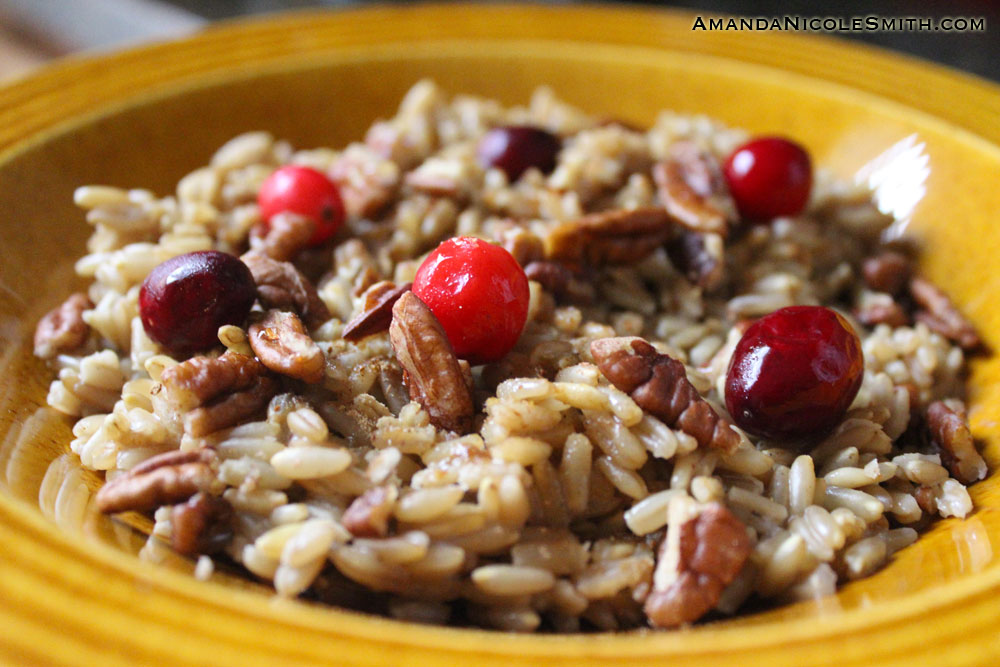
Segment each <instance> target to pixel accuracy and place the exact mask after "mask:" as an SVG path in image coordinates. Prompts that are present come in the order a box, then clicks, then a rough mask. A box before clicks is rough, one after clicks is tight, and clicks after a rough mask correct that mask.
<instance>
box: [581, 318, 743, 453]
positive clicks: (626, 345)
mask: <svg viewBox="0 0 1000 667" xmlns="http://www.w3.org/2000/svg"><path fill="white" fill-rule="evenodd" d="M590 352H591V354H592V355H593V356H594V361H595V362H596V363H597V367H598V368H600V369H601V372H602V373H603V374H604V377H606V378H607V379H608V380H610V381H611V383H612V384H613V385H615V386H616V387H617V388H618V389H620V390H622V391H624V392H625V393H626V394H629V395H630V396H631V397H632V400H634V401H635V402H636V405H638V406H639V407H640V408H642V409H643V410H645V411H646V412H649V413H650V414H652V415H653V416H655V417H657V418H659V419H660V420H662V421H663V422H664V423H666V424H667V425H668V426H671V427H675V428H679V429H680V430H682V431H684V432H685V433H687V434H688V435H690V436H692V437H694V438H695V440H697V441H698V445H699V446H701V447H712V448H713V449H718V450H720V451H722V452H724V453H726V454H732V453H733V452H735V451H736V448H737V447H739V444H740V436H739V435H738V434H737V433H736V431H734V430H733V429H732V425H731V424H730V423H729V422H728V421H726V420H725V419H723V418H722V417H720V416H719V415H717V414H716V413H715V410H713V409H712V406H710V405H709V404H708V402H707V401H705V399H704V398H702V397H701V394H699V393H698V390H697V389H695V388H694V386H693V385H692V384H691V383H690V382H689V381H688V379H687V373H686V372H685V370H684V364H682V363H681V362H679V361H677V360H676V359H672V358H670V357H668V356H667V355H665V354H660V353H659V352H657V351H656V348H654V347H653V346H652V345H650V344H649V343H647V342H646V341H644V340H643V339H641V338H629V337H623V338H600V339H598V340H595V341H593V342H592V343H591V344H590Z"/></svg>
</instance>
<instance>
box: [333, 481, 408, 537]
mask: <svg viewBox="0 0 1000 667" xmlns="http://www.w3.org/2000/svg"><path fill="white" fill-rule="evenodd" d="M397 495H398V491H396V487H394V486H376V487H375V488H373V489H368V490H367V491H365V492H364V493H362V494H361V495H360V496H358V497H357V498H355V499H354V501H353V502H352V503H351V504H350V506H349V507H348V508H347V511H345V512H344V515H343V516H342V517H341V518H340V522H341V523H342V524H343V525H344V528H346V529H347V530H349V531H351V534H352V535H354V536H356V537H385V536H386V535H388V534H389V517H391V516H392V508H393V506H394V505H395V503H396V497H397Z"/></svg>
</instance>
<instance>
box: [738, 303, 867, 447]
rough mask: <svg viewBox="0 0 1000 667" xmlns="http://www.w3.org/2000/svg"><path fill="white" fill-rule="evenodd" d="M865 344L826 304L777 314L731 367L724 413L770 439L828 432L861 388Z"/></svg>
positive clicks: (760, 323)
mask: <svg viewBox="0 0 1000 667" xmlns="http://www.w3.org/2000/svg"><path fill="white" fill-rule="evenodd" d="M863 371H864V357H863V356H862V353H861V341H859V340H858V336H857V334H855V333H854V330H853V329H852V328H851V325H850V324H848V323H847V321H846V320H845V319H844V318H843V317H841V316H840V315H838V314H837V313H835V312H834V311H832V310H830V309H829V308H823V307H821V306H792V307H790V308H782V309H781V310H776V311H775V312H773V313H771V314H770V315H768V316H766V317H762V318H761V319H759V320H757V321H756V322H754V323H753V324H751V325H750V327H749V328H748V329H747V330H746V333H744V334H743V337H742V338H741V339H740V341H739V343H737V344H736V349H735V351H734V352H733V358H732V360H731V361H730V363H729V372H728V375H727V376H726V408H727V409H728V410H729V414H730V415H732V418H733V421H734V422H735V423H736V425H737V426H739V427H740V428H742V429H744V430H746V431H748V432H750V433H753V434H756V435H759V436H763V437H767V438H773V439H795V438H808V437H809V436H814V435H822V434H823V433H825V432H826V431H828V430H830V429H831V428H833V427H834V426H835V425H836V424H837V423H838V422H839V421H840V420H841V419H843V417H844V413H845V412H846V411H847V408H848V407H849V406H850V404H851V401H853V400H854V396H855V395H856V394H857V393H858V389H859V388H860V387H861V379H862V375H863Z"/></svg>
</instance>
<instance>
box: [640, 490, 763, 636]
mask: <svg viewBox="0 0 1000 667" xmlns="http://www.w3.org/2000/svg"><path fill="white" fill-rule="evenodd" d="M667 516H668V518H667V535H666V537H665V538H664V539H663V541H662V542H661V543H660V549H659V554H658V558H657V563H656V570H655V571H654V573H653V587H652V591H650V593H649V596H648V597H647V598H646V602H645V606H644V607H643V609H644V611H645V612H646V616H647V617H648V618H649V620H650V622H651V623H652V624H653V625H654V626H656V627H658V628H672V627H676V626H678V625H682V624H684V623H691V622H693V621H696V620H698V619H699V618H701V617H702V616H704V615H705V613H706V612H708V611H710V610H711V609H712V608H713V607H715V605H716V603H718V601H719V597H720V596H721V595H722V591H723V589H724V588H725V587H726V586H728V585H729V584H730V583H731V582H732V581H733V579H735V578H736V575H738V574H739V573H740V570H742V569H743V564H744V563H745V562H746V560H747V557H749V555H750V550H751V545H750V537H749V536H748V535H747V530H746V527H745V526H744V525H743V524H742V523H741V522H740V520H739V519H737V518H736V517H735V516H734V515H733V513H732V512H730V511H729V510H728V509H726V508H725V506H724V505H722V504H721V503H718V502H713V503H708V504H706V505H700V506H699V505H698V503H696V502H695V501H694V500H693V499H691V498H689V497H687V496H679V497H676V498H673V499H671V501H670V505H669V507H668V509H667Z"/></svg>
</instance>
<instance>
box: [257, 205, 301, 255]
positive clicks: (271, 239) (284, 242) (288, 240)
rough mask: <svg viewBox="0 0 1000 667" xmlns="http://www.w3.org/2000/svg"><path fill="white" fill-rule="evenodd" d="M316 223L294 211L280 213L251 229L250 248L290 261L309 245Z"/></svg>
mask: <svg viewBox="0 0 1000 667" xmlns="http://www.w3.org/2000/svg"><path fill="white" fill-rule="evenodd" d="M315 229H316V223H314V222H313V221H312V220H310V219H309V218H305V217H303V216H301V215H296V214H294V213H279V214H278V215H275V216H274V217H272V218H271V220H270V222H268V223H263V222H261V223H258V224H256V225H254V226H253V228H252V229H251V230H250V248H251V249H252V250H254V251H257V252H262V253H264V254H265V255H267V256H268V257H270V258H271V259H273V260H275V261H278V262H288V261H291V259H292V258H293V257H295V256H296V255H297V254H298V253H299V251H300V250H302V249H304V248H305V247H306V246H308V245H309V240H310V239H311V238H312V235H313V232H314V231H315Z"/></svg>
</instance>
